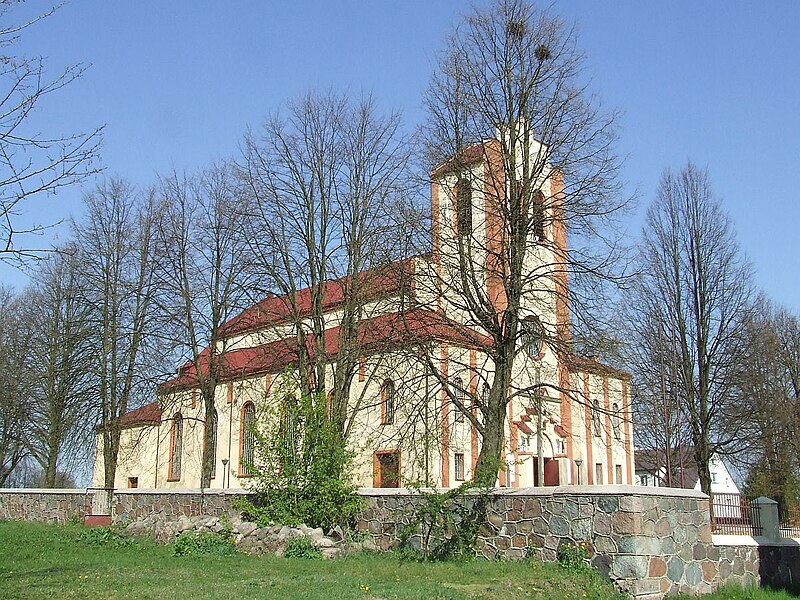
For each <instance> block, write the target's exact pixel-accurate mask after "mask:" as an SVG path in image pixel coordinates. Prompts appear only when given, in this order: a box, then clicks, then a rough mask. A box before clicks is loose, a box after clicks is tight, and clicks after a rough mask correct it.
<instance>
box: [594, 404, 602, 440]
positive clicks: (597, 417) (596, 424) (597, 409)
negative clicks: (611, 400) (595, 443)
mask: <svg viewBox="0 0 800 600" xmlns="http://www.w3.org/2000/svg"><path fill="white" fill-rule="evenodd" d="M592 426H593V428H594V434H595V435H596V436H597V437H601V436H602V435H603V428H602V426H601V425H600V403H599V402H598V401H597V400H595V401H594V402H592Z"/></svg>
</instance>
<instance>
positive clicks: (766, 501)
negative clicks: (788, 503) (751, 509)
mask: <svg viewBox="0 0 800 600" xmlns="http://www.w3.org/2000/svg"><path fill="white" fill-rule="evenodd" d="M753 502H755V503H756V504H777V502H776V501H775V500H773V499H772V498H767V497H766V496H759V497H758V498H756V499H755V500H753Z"/></svg>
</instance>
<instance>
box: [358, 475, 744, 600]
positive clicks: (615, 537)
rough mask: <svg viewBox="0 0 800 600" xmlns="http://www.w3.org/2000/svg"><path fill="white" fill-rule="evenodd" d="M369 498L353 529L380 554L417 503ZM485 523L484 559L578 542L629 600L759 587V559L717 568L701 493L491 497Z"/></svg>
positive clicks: (629, 490)
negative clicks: (731, 585) (726, 585)
mask: <svg viewBox="0 0 800 600" xmlns="http://www.w3.org/2000/svg"><path fill="white" fill-rule="evenodd" d="M381 492H383V493H381ZM366 500H367V508H366V509H365V510H364V512H363V514H362V518H361V520H360V521H359V524H358V527H359V529H360V530H362V531H363V532H364V533H367V534H368V535H370V536H371V537H372V538H373V540H374V541H375V543H376V544H377V545H378V546H379V547H380V548H383V549H388V548H391V547H393V546H396V545H397V544H398V543H399V540H400V535H401V533H402V532H403V529H404V527H405V526H406V524H407V523H408V522H409V521H410V520H411V518H412V517H411V516H412V515H413V513H414V506H415V504H417V503H418V502H419V501H420V499H419V497H414V496H410V495H408V494H406V493H397V492H394V493H393V491H388V490H386V491H378V490H375V491H372V492H371V494H370V495H367V496H366ZM486 521H487V522H486V523H485V524H484V526H483V527H482V528H481V531H480V537H479V539H478V550H479V552H481V553H482V554H483V555H484V556H486V557H487V558H495V557H503V558H510V559H515V558H521V557H523V556H525V555H526V554H533V555H536V556H538V557H540V558H541V559H543V560H546V561H553V560H556V559H557V557H558V553H559V550H560V548H562V547H563V545H564V544H581V545H583V546H584V547H585V548H586V550H587V551H588V553H589V556H590V559H591V563H592V564H593V565H594V566H596V567H597V568H598V569H599V570H600V571H601V572H602V573H604V574H606V575H608V576H609V577H610V578H611V579H612V580H614V581H615V582H616V583H617V584H618V586H619V587H620V589H622V590H623V591H625V592H628V593H629V594H631V595H632V596H634V597H641V598H651V597H652V598H660V597H663V595H665V594H674V593H677V592H692V593H708V592H710V591H712V590H713V589H715V588H716V587H717V586H718V585H719V584H720V583H721V582H727V581H736V582H742V583H745V584H748V583H756V582H757V573H758V568H757V564H756V562H757V553H755V555H753V553H750V552H744V553H743V555H742V556H736V559H735V560H732V561H731V565H732V566H731V567H730V568H729V567H728V566H727V565H726V566H725V567H723V569H722V571H721V570H720V565H721V563H720V558H721V555H720V550H719V549H717V548H716V547H715V546H714V545H713V543H712V537H711V525H710V522H709V512H708V498H707V497H706V496H705V495H703V494H701V493H699V492H694V491H689V490H673V489H660V490H657V489H652V490H647V489H645V488H641V487H632V486H603V487H598V486H585V487H576V486H570V487H555V488H529V489H520V490H502V491H498V492H496V493H494V494H492V495H491V496H490V498H489V501H488V513H487V519H486ZM733 551H734V550H733V549H732V550H731V552H733ZM726 556H727V555H726Z"/></svg>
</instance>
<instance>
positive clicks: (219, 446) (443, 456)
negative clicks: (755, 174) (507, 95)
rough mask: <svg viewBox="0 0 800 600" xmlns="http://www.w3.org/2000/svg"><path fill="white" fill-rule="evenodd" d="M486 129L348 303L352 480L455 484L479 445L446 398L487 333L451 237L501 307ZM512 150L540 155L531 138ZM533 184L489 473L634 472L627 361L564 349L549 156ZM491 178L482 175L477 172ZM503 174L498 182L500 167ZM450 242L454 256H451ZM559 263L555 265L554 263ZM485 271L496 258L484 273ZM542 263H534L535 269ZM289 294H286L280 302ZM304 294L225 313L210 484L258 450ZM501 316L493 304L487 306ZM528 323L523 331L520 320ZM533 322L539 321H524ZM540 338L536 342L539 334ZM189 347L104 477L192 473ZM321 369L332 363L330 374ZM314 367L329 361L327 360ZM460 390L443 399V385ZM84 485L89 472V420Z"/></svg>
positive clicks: (446, 171)
mask: <svg viewBox="0 0 800 600" xmlns="http://www.w3.org/2000/svg"><path fill="white" fill-rule="evenodd" d="M499 144H500V142H499V141H498V140H497V139H489V140H486V141H484V142H482V143H478V144H475V145H474V146H471V147H469V148H468V149H467V150H465V151H464V155H463V156H462V157H461V159H460V160H459V161H458V166H457V167H456V166H454V164H453V163H445V164H443V165H441V166H440V167H438V168H437V169H434V171H433V172H432V178H431V182H432V183H431V208H432V212H431V215H432V229H433V231H432V244H431V251H430V252H429V253H428V254H425V255H421V256H414V257H411V258H407V259H405V260H402V261H398V262H395V263H391V264H389V265H386V266H384V267H379V268H377V269H374V270H371V271H370V272H369V273H365V274H362V275H359V277H362V276H363V277H369V285H368V291H367V292H366V297H365V298H363V299H362V301H363V302H364V306H363V310H362V311H361V314H362V315H363V319H362V321H361V323H360V326H359V327H360V328H359V334H358V341H359V346H358V348H359V350H358V351H359V357H358V367H357V369H356V373H355V376H354V377H353V379H352V382H351V383H350V389H349V397H348V398H349V399H348V412H349V413H350V414H351V418H350V419H349V421H348V423H347V443H348V446H349V448H350V449H351V450H352V451H353V453H354V455H355V462H354V477H355V483H356V484H357V485H359V486H361V487H399V486H406V485H423V486H432V487H441V488H449V487H455V486H457V485H459V484H460V483H462V482H464V481H468V480H470V479H471V478H472V474H473V470H474V468H475V464H476V461H477V459H478V454H479V451H480V434H479V432H478V431H477V429H476V427H475V425H474V421H473V419H470V418H467V415H465V414H464V411H462V410H459V408H458V406H459V405H460V406H469V405H470V404H471V405H472V406H473V408H472V411H473V412H472V415H473V416H475V415H477V414H478V411H477V409H475V408H474V401H473V400H470V399H471V398H477V399H480V398H482V397H484V395H486V394H488V393H489V385H490V383H491V381H492V368H493V366H492V363H491V361H490V360H488V358H487V355H486V353H485V351H484V349H485V344H486V343H487V342H486V340H487V339H488V338H487V335H486V332H485V331H481V329H480V327H478V326H477V325H475V324H474V322H473V320H472V319H471V318H470V313H469V311H468V310H467V309H466V308H465V306H466V305H465V302H464V301H463V292H464V290H461V289H460V285H462V284H461V283H460V282H461V281H462V280H463V278H462V277H461V276H460V273H462V272H463V269H464V260H463V254H464V252H465V248H466V251H467V252H471V253H473V254H472V258H473V260H472V261H471V264H472V265H473V266H472V267H471V269H472V272H473V274H475V277H476V278H477V279H478V280H479V281H480V285H479V286H478V287H479V288H480V289H479V290H478V291H479V292H480V294H484V295H485V297H486V298H490V299H491V302H492V305H493V306H495V307H496V310H497V311H498V314H501V313H502V311H503V310H504V307H505V306H506V304H505V302H506V300H505V298H504V293H503V286H502V281H501V280H500V278H498V277H497V275H496V270H494V269H493V268H492V260H493V258H492V257H493V255H494V254H495V253H494V252H493V250H494V249H495V247H496V246H497V244H501V243H502V241H499V240H501V238H502V236H503V231H502V229H503V221H502V219H501V218H500V216H499V215H498V210H499V209H498V201H497V198H496V194H494V193H493V192H492V188H493V189H496V188H497V184H498V181H499V180H500V178H499V175H498V170H499V167H498V166H497V165H498V164H500V163H499V159H498V156H499V149H498V147H499ZM528 150H529V152H528V153H526V156H540V157H541V156H542V155H544V154H545V153H546V151H547V149H546V148H545V147H544V146H542V145H537V147H536V148H529V149H528ZM540 172H541V173H542V177H541V181H540V183H539V185H538V186H537V188H538V189H537V190H536V191H535V192H534V210H535V212H536V214H535V219H534V227H532V230H531V233H530V236H531V248H530V250H529V251H528V252H527V253H526V258H525V261H526V262H525V264H524V269H525V271H526V273H530V274H532V276H531V278H530V280H531V281H535V282H536V284H535V285H533V284H531V285H530V288H529V289H527V290H526V292H525V293H524V294H523V297H522V299H521V301H520V315H521V317H522V321H521V322H522V323H523V327H522V333H521V335H520V350H519V353H518V355H517V357H516V359H515V361H514V368H513V372H512V377H511V386H510V389H509V392H508V393H509V402H508V406H507V418H506V425H505V432H504V439H503V444H504V451H503V452H504V468H502V469H501V470H500V472H499V476H498V480H497V484H498V485H499V486H508V487H514V488H517V487H529V486H534V485H536V484H537V483H538V473H539V471H538V466H537V465H538V455H539V453H541V454H542V456H543V458H544V460H543V462H544V470H543V473H544V481H543V484H544V485H603V484H628V485H630V484H633V482H634V456H633V425H632V420H631V407H630V377H629V375H628V374H627V373H625V372H622V371H619V370H617V369H614V368H611V367H609V366H606V365H603V364H601V363H600V362H598V361H597V360H595V359H592V358H583V357H578V356H575V355H573V354H572V352H571V351H570V348H571V339H570V336H571V332H570V315H569V308H568V306H569V303H568V299H567V298H568V280H567V272H568V269H567V268H566V267H564V265H563V261H565V260H567V259H566V257H567V232H566V226H565V223H564V219H563V218H558V217H559V215H561V214H563V213H560V212H559V211H563V195H564V187H563V186H564V181H563V177H562V175H561V173H560V172H559V171H558V170H557V169H555V168H553V167H551V166H550V165H549V164H547V165H546V166H545V167H544V168H543V169H541V170H540ZM490 182H491V185H490ZM501 186H502V187H504V188H505V187H506V186H507V184H506V183H505V182H501ZM460 257H461V260H460ZM559 264H561V267H556V268H554V267H553V265H556V266H557V265H559ZM493 273H495V274H493ZM536 273H540V274H541V276H537V277H534V276H533V274H536ZM346 288H347V280H345V279H341V280H335V281H330V282H327V283H325V284H324V286H323V291H324V293H323V310H324V311H325V314H326V317H327V318H326V327H327V329H326V330H325V340H324V345H325V350H326V352H327V353H328V355H329V356H333V355H335V354H336V352H337V349H338V344H339V341H340V335H339V329H338V327H339V325H338V323H339V321H337V319H341V317H340V314H341V305H342V302H343V297H344V290H345V289H346ZM290 300H291V302H290ZM310 309H311V294H310V291H309V290H308V289H305V290H300V291H298V292H297V293H295V294H294V295H293V297H292V298H291V299H290V298H288V297H286V296H275V295H271V296H268V297H266V298H264V299H263V300H261V301H260V302H258V303H256V304H254V305H253V306H251V307H249V308H247V309H246V310H244V311H243V312H242V313H241V314H239V315H237V316H236V317H234V318H233V319H231V320H230V321H228V322H227V323H226V324H225V326H224V327H223V331H224V336H225V338H226V339H225V343H224V346H225V354H224V367H223V368H222V370H221V372H220V375H219V377H218V382H219V383H218V385H217V387H216V407H215V408H216V410H215V412H214V417H213V419H214V420H213V430H214V432H215V435H214V443H213V453H214V454H215V463H214V470H213V473H212V480H211V488H241V487H248V482H249V481H250V480H251V477H252V465H253V463H254V461H256V460H257V455H256V449H255V443H256V440H255V436H254V434H253V430H254V426H256V425H257V424H258V423H259V419H263V418H266V417H265V415H267V414H274V411H269V410H267V409H266V407H269V406H274V405H275V403H276V402H277V401H278V399H277V398H276V395H277V392H276V390H278V389H285V386H281V384H280V382H281V378H282V377H285V374H286V370H287V367H290V366H291V365H293V364H295V363H296V361H297V352H296V351H297V342H296V336H294V333H293V332H294V329H293V327H294V322H293V318H294V316H295V315H296V311H297V310H299V311H301V312H302V311H310ZM501 318H502V317H501ZM526 324H530V331H527V330H526V329H525V326H526ZM536 328H542V329H541V331H542V332H545V331H546V335H543V334H539V335H538V336H537V333H536ZM537 337H538V338H543V339H544V340H545V342H544V343H541V342H540V341H537ZM200 362H201V364H200V365H199V366H198V365H195V364H193V363H191V362H190V363H187V364H186V365H184V366H182V367H181V368H180V369H179V370H178V372H177V375H176V377H174V378H173V379H171V380H170V381H167V382H166V383H163V384H162V385H160V386H159V388H158V391H157V400H155V401H154V402H152V403H150V404H147V405H145V406H143V407H141V408H138V409H136V410H133V411H131V412H129V413H127V414H125V415H123V416H122V418H121V425H122V428H123V430H122V440H121V448H120V456H119V464H118V468H117V473H116V480H115V485H116V487H117V488H126V487H140V488H158V489H167V488H198V487H199V486H200V471H201V469H200V464H201V455H202V448H203V427H204V407H203V402H202V399H201V395H200V393H199V389H198V381H197V369H198V368H200V369H202V368H203V364H202V361H200ZM331 379H332V375H331ZM326 382H327V375H326ZM454 398H455V399H457V400H459V402H457V403H454V401H453V399H454ZM93 485H95V486H102V485H103V457H102V436H98V437H97V451H96V458H95V466H94V475H93Z"/></svg>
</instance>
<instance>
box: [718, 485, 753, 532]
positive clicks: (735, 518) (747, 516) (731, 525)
mask: <svg viewBox="0 0 800 600" xmlns="http://www.w3.org/2000/svg"><path fill="white" fill-rule="evenodd" d="M711 501H712V503H713V507H714V520H713V521H712V523H711V526H712V529H713V531H714V533H724V534H728V535H750V536H755V535H761V519H760V512H759V509H758V506H757V505H755V504H754V502H753V500H752V499H750V498H746V497H744V496H740V495H739V494H712V496H711Z"/></svg>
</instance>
